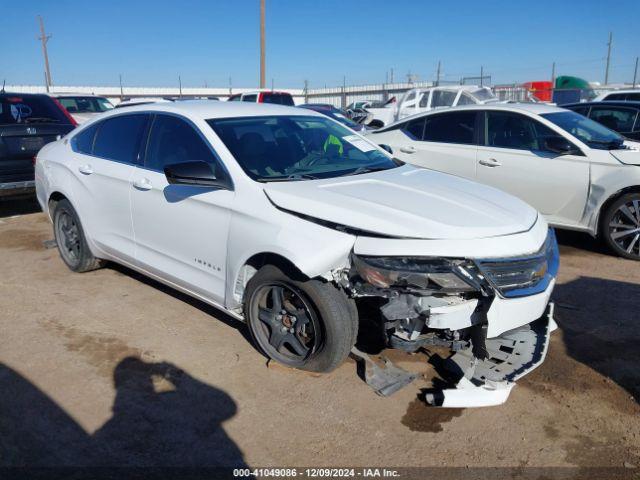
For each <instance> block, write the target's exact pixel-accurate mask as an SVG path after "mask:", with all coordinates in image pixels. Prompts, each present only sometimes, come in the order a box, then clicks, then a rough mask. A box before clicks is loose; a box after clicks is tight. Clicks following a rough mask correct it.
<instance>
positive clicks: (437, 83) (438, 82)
mask: <svg viewBox="0 0 640 480" xmlns="http://www.w3.org/2000/svg"><path fill="white" fill-rule="evenodd" d="M439 86H440V60H438V71H437V72H436V87H439Z"/></svg>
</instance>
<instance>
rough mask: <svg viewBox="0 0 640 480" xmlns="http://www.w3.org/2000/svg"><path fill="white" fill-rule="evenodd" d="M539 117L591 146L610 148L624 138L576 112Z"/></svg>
mask: <svg viewBox="0 0 640 480" xmlns="http://www.w3.org/2000/svg"><path fill="white" fill-rule="evenodd" d="M541 117H543V118H546V119H547V120H549V121H550V122H553V123H555V124H556V125H557V126H559V127H560V128H562V129H563V130H566V131H567V132H569V133H570V134H571V135H573V136H574V137H576V138H577V139H579V140H580V141H582V142H583V143H586V144H587V145H589V146H590V147H591V148H599V149H603V150H612V149H614V148H619V147H621V146H622V144H623V142H624V138H622V137H621V136H620V135H618V134H617V133H616V132H614V131H613V130H609V129H608V128H607V127H605V126H603V125H600V124H599V123H597V122H594V121H593V120H591V119H589V118H587V117H583V116H582V115H580V114H578V113H576V112H571V111H568V110H567V111H566V112H555V113H544V114H542V115H541Z"/></svg>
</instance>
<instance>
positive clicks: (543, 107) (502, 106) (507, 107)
mask: <svg viewBox="0 0 640 480" xmlns="http://www.w3.org/2000/svg"><path fill="white" fill-rule="evenodd" d="M469 110H500V111H505V112H528V113H532V114H534V115H542V114H545V113H555V112H565V111H566V109H564V108H561V107H558V106H556V105H552V104H548V103H488V104H474V105H463V106H458V107H448V108H436V109H434V110H428V111H426V112H420V113H416V114H415V115H410V116H408V117H405V118H402V119H400V120H396V121H395V122H393V123H390V124H389V125H385V126H384V127H382V128H381V129H379V130H378V131H380V132H384V131H386V130H389V129H391V128H392V127H393V126H395V125H397V124H399V123H404V122H406V121H408V120H411V119H414V118H421V117H426V116H429V115H437V114H439V113H444V112H462V111H469Z"/></svg>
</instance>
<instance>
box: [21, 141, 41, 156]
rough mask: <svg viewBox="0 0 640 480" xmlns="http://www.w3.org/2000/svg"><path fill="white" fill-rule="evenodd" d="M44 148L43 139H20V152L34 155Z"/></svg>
mask: <svg viewBox="0 0 640 480" xmlns="http://www.w3.org/2000/svg"><path fill="white" fill-rule="evenodd" d="M43 146H44V138H42V137H27V138H22V139H20V151H22V152H34V153H36V152H37V151H38V150H40V149H41V148H42V147H43Z"/></svg>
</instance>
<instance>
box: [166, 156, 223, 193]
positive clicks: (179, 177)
mask: <svg viewBox="0 0 640 480" xmlns="http://www.w3.org/2000/svg"><path fill="white" fill-rule="evenodd" d="M164 174H165V176H166V177H167V181H168V182H169V184H171V185H192V186H200V187H218V188H225V189H229V188H230V186H229V182H228V181H227V179H226V178H218V177H216V174H215V172H214V171H213V168H211V165H210V164H209V163H207V162H203V161H200V160H196V161H193V162H183V163H172V164H170V165H166V166H165V167H164Z"/></svg>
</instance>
